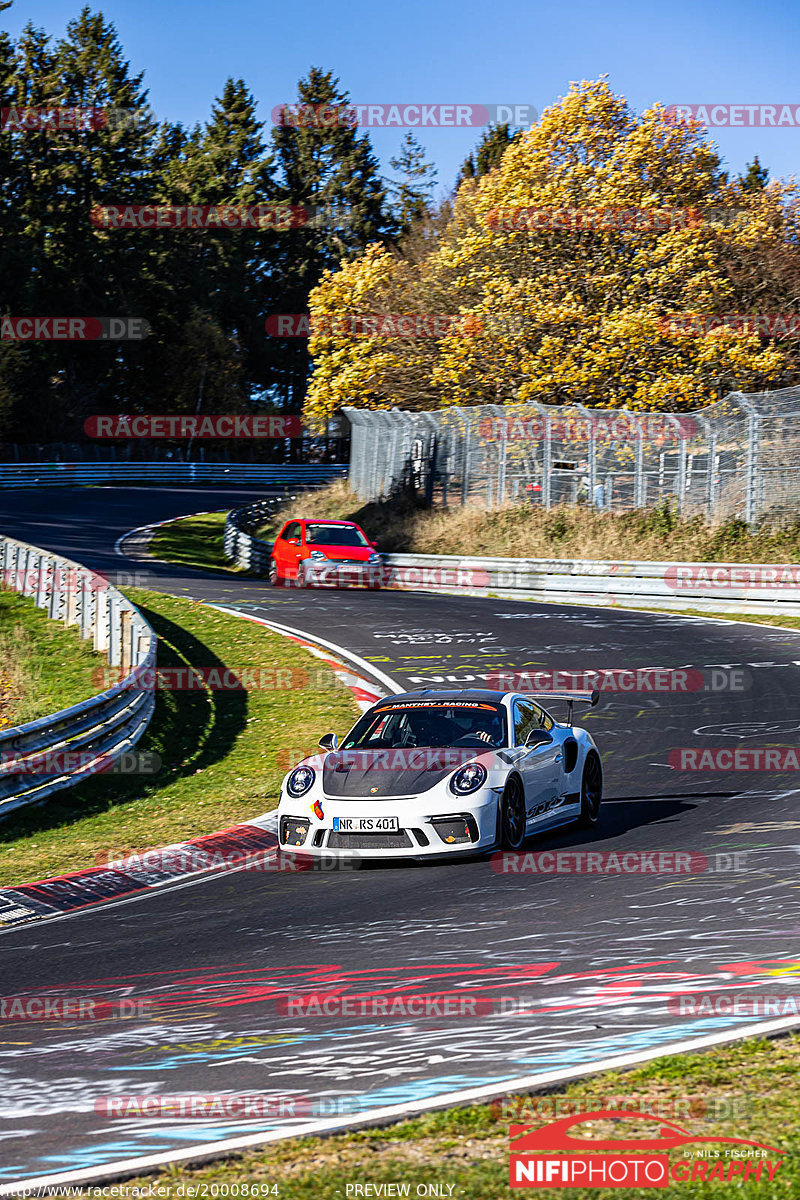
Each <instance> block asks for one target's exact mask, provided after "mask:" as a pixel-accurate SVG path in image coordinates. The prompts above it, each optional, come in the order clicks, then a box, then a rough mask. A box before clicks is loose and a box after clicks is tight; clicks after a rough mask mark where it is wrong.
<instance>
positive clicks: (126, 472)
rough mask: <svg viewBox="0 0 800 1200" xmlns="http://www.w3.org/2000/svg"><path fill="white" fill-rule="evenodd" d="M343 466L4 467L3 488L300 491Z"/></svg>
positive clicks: (341, 473)
mask: <svg viewBox="0 0 800 1200" xmlns="http://www.w3.org/2000/svg"><path fill="white" fill-rule="evenodd" d="M347 470H348V468H347V467H346V466H343V465H342V464H341V463H320V464H309V465H307V464H304V463H286V464H281V463H266V464H263V465H262V464H258V463H255V464H254V463H181V462H174V463H173V462H94V463H85V462H75V463H59V462H53V463H37V462H30V463H2V464H0V488H3V487H80V486H84V485H86V484H95V485H98V484H100V485H104V484H105V485H112V484H117V485H119V484H128V483H156V484H160V485H162V486H163V485H165V484H170V483H179V484H187V483H188V484H191V483H227V484H231V485H234V486H237V487H302V486H303V485H306V484H308V485H312V484H320V483H330V482H331V480H333V479H340V478H344V477H345V476H346V475H347Z"/></svg>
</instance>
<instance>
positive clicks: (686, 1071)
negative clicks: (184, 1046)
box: [127, 1036, 800, 1200]
mask: <svg viewBox="0 0 800 1200" xmlns="http://www.w3.org/2000/svg"><path fill="white" fill-rule="evenodd" d="M799 1071H800V1036H792V1037H787V1038H783V1039H780V1040H774V1041H769V1042H767V1041H749V1042H742V1043H737V1044H736V1045H733V1046H730V1047H723V1048H720V1049H716V1050H712V1051H709V1052H707V1053H705V1054H692V1055H688V1054H687V1055H676V1056H675V1057H670V1058H661V1059H657V1060H655V1061H654V1062H652V1063H650V1064H648V1065H647V1066H645V1067H642V1068H640V1069H638V1070H636V1071H631V1072H628V1073H625V1074H622V1073H606V1074H604V1075H600V1076H597V1077H595V1078H594V1079H589V1080H585V1081H583V1082H581V1083H579V1084H573V1085H572V1086H570V1087H568V1088H564V1089H559V1090H557V1091H555V1092H552V1093H549V1094H548V1096H547V1097H545V1096H539V1097H531V1096H529V1097H509V1098H508V1099H507V1100H506V1101H505V1104H506V1106H507V1107H506V1108H505V1109H503V1107H502V1106H501V1105H497V1104H495V1105H480V1106H475V1107H471V1108H453V1109H446V1110H443V1111H441V1112H437V1113H434V1114H431V1115H429V1116H424V1117H420V1118H417V1119H414V1120H408V1121H403V1122H401V1123H398V1124H395V1125H391V1126H388V1127H385V1128H383V1129H369V1130H363V1131H360V1132H357V1133H352V1134H348V1135H341V1136H334V1137H326V1138H302V1139H298V1140H296V1141H287V1142H283V1143H278V1144H276V1145H273V1146H270V1147H268V1148H265V1149H263V1150H262V1149H259V1150H253V1151H248V1152H246V1153H244V1154H242V1155H239V1156H237V1157H236V1158H232V1159H227V1160H222V1161H219V1162H216V1163H211V1164H208V1165H204V1166H200V1167H196V1168H190V1167H174V1168H170V1169H168V1170H165V1171H163V1172H161V1173H160V1174H159V1175H158V1179H157V1182H158V1184H159V1185H161V1186H164V1185H171V1186H170V1189H169V1194H171V1195H176V1194H177V1193H176V1192H175V1189H176V1188H177V1187H178V1185H179V1184H184V1185H185V1189H184V1191H183V1193H182V1194H183V1195H184V1196H190V1195H191V1193H190V1192H189V1186H190V1185H192V1186H195V1187H197V1188H198V1189H199V1190H198V1192H197V1193H196V1195H198V1196H199V1195H202V1186H203V1185H209V1190H208V1192H207V1194H208V1195H211V1194H212V1192H211V1188H210V1185H211V1184H223V1183H224V1184H228V1185H233V1184H240V1185H241V1184H244V1183H247V1184H249V1185H251V1186H252V1185H254V1184H267V1183H268V1184H277V1185H278V1188H279V1196H280V1197H281V1200H345V1187H346V1185H347V1184H367V1183H370V1184H373V1185H374V1184H381V1183H408V1184H410V1185H411V1193H410V1195H411V1196H412V1197H413V1196H414V1195H415V1189H416V1186H417V1185H418V1184H420V1183H427V1182H437V1183H444V1184H452V1185H453V1192H452V1196H453V1198H454V1200H457V1198H459V1197H463V1198H465V1200H499V1198H503V1200H510V1198H511V1197H512V1196H514V1195H520V1196H527V1197H530V1198H531V1200H545V1198H546V1197H549V1196H552V1195H554V1194H565V1195H567V1196H569V1197H570V1200H640V1198H641V1197H642V1196H643V1195H644V1196H647V1195H650V1194H651V1192H650V1191H649V1190H648V1191H641V1190H638V1189H630V1188H624V1189H621V1188H592V1189H587V1188H570V1189H568V1190H567V1191H566V1192H564V1193H554V1192H553V1191H552V1190H550V1189H542V1188H536V1187H528V1188H525V1189H524V1191H522V1190H520V1191H517V1190H516V1189H513V1190H512V1189H511V1188H510V1187H509V1185H508V1124H509V1120H510V1118H509V1116H508V1111H509V1107H510V1106H513V1105H516V1104H519V1105H521V1106H522V1108H523V1112H522V1114H520V1116H521V1120H522V1121H523V1123H526V1124H531V1125H536V1126H539V1125H545V1124H547V1123H548V1122H549V1121H550V1120H552V1119H553V1117H552V1115H551V1114H552V1112H553V1109H552V1108H549V1107H547V1106H548V1104H554V1103H555V1102H556V1101H559V1102H560V1103H561V1105H562V1107H561V1109H560V1110H559V1115H565V1114H566V1112H581V1111H591V1110H592V1109H596V1108H599V1107H602V1106H603V1105H602V1101H603V1100H604V1099H607V1100H610V1101H611V1103H609V1104H607V1107H610V1108H618V1107H620V1105H621V1104H624V1105H625V1106H626V1107H627V1108H628V1109H636V1108H641V1107H643V1106H646V1105H648V1104H649V1105H651V1106H652V1105H654V1104H656V1105H658V1104H660V1105H662V1106H663V1107H662V1108H661V1110H660V1111H661V1113H662V1114H663V1116H664V1117H665V1118H666V1119H668V1120H672V1121H674V1123H675V1124H677V1125H679V1126H681V1127H683V1128H685V1129H687V1130H688V1131H689V1133H691V1134H694V1135H697V1136H700V1137H708V1136H712V1135H717V1136H722V1137H741V1138H748V1139H752V1140H754V1141H760V1142H764V1143H767V1144H769V1145H773V1146H777V1147H778V1148H780V1149H785V1150H786V1151H787V1152H788V1153H787V1154H786V1155H785V1157H784V1165H783V1166H782V1167H781V1169H780V1170H779V1171H778V1173H777V1175H776V1176H775V1180H774V1181H773V1183H772V1184H770V1183H768V1182H767V1181H766V1177H765V1179H764V1181H763V1182H755V1181H753V1180H749V1181H748V1182H747V1183H744V1184H738V1183H737V1184H736V1185H735V1187H731V1186H728V1187H727V1190H726V1189H725V1188H723V1189H722V1190H720V1188H719V1185H717V1184H714V1183H702V1182H701V1181H699V1180H698V1181H695V1182H694V1183H690V1182H687V1183H671V1184H670V1189H669V1191H668V1195H670V1196H679V1197H681V1200H705V1198H706V1197H710V1196H724V1195H735V1196H737V1197H741V1198H742V1200H775V1198H776V1197H782V1198H783V1200H797V1197H798V1196H800V1092H799V1091H798V1073H799ZM615 1099H616V1101H617V1103H616V1104H615V1103H614V1100H615ZM535 1105H539V1106H540V1107H538V1108H537V1107H534V1106H535ZM567 1105H568V1107H567ZM670 1105H672V1107H669V1106H670ZM675 1106H677V1107H675ZM512 1111H513V1108H512ZM651 1111H652V1107H651ZM656 1111H658V1110H656ZM511 1119H514V1120H516V1119H517V1118H511ZM243 1132H244V1129H243ZM626 1133H630V1134H631V1136H645V1135H648V1136H655V1135H657V1121H656V1120H654V1121H653V1123H652V1124H651V1125H649V1126H648V1127H647V1128H643V1127H642V1126H641V1123H639V1124H638V1125H633V1124H631V1125H628V1124H627V1123H625V1122H619V1123H615V1122H611V1121H605V1122H596V1123H595V1124H594V1125H593V1126H592V1136H597V1137H614V1138H620V1137H624V1136H626ZM585 1134H586V1127H584V1129H583V1130H581V1136H584V1135H585ZM685 1156H687V1155H684V1154H676V1153H675V1152H672V1154H671V1155H670V1161H671V1162H672V1163H674V1162H676V1161H678V1159H679V1158H683V1157H685ZM127 1182H128V1184H129V1186H134V1185H135V1184H138V1185H140V1186H141V1185H143V1184H144V1183H145V1180H144V1179H143V1178H140V1179H137V1180H129V1181H127ZM652 1194H653V1195H661V1194H663V1192H662V1191H654V1192H652ZM350 1195H351V1196H353V1193H352V1192H351V1193H350ZM362 1195H363V1193H362ZM372 1195H375V1193H374V1192H373V1193H372ZM445 1195H447V1192H446V1191H445Z"/></svg>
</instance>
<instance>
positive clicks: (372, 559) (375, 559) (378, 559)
mask: <svg viewBox="0 0 800 1200" xmlns="http://www.w3.org/2000/svg"><path fill="white" fill-rule="evenodd" d="M367 562H370V563H379V562H381V556H380V554H370V556H369V558H368V559H367Z"/></svg>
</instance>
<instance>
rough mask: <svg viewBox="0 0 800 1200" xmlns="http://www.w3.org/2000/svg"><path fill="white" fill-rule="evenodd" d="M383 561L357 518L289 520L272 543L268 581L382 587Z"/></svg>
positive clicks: (316, 585)
mask: <svg viewBox="0 0 800 1200" xmlns="http://www.w3.org/2000/svg"><path fill="white" fill-rule="evenodd" d="M381 568H382V560H381V556H380V554H377V553H376V543H375V542H371V541H370V540H369V538H368V537H367V535H366V534H365V533H364V530H363V529H362V528H361V527H360V526H359V525H356V523H355V521H329V520H326V519H324V518H319V517H318V518H311V517H303V518H302V519H301V520H299V521H287V522H286V524H285V525H284V526H283V528H282V529H281V531H280V533H279V534H278V536H277V537H276V538H275V541H274V542H273V544H272V558H271V559H270V564H269V580H270V583H272V584H274V585H279V584H284V585H285V584H287V583H288V584H294V585H295V586H296V587H339V586H340V585H341V584H343V583H361V584H367V585H368V586H369V587H380V578H381Z"/></svg>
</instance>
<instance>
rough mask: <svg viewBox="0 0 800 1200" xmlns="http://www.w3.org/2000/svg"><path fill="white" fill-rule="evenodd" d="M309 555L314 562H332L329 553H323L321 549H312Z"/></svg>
mask: <svg viewBox="0 0 800 1200" xmlns="http://www.w3.org/2000/svg"><path fill="white" fill-rule="evenodd" d="M308 557H309V558H310V559H311V561H312V562H315V563H326V562H330V559H329V558H328V556H327V554H323V553H322V551H321V550H312V551H311V553H310V554H309V556H308Z"/></svg>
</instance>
